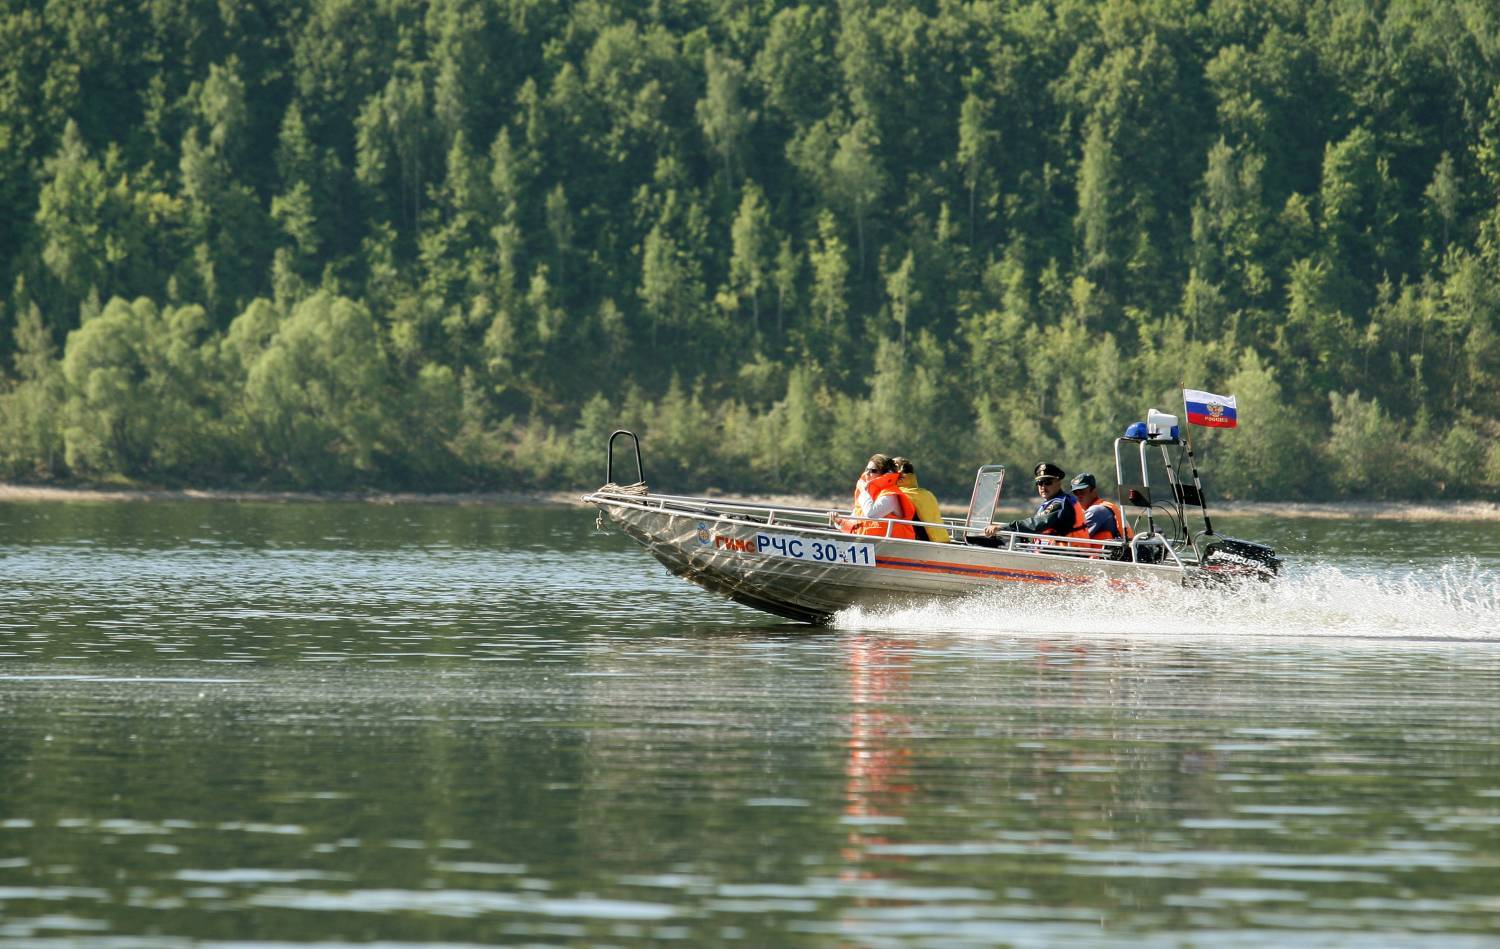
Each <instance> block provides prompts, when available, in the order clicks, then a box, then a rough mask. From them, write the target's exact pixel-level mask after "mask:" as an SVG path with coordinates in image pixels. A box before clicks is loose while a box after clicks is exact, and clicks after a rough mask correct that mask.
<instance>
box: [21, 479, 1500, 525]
mask: <svg viewBox="0 0 1500 949" xmlns="http://www.w3.org/2000/svg"><path fill="white" fill-rule="evenodd" d="M705 493H706V494H707V495H709V496H726V495H723V494H722V492H715V491H712V490H710V491H707V492H705ZM583 494H584V492H583V491H475V492H461V493H421V492H416V491H249V490H243V491H242V490H236V489H230V488H123V487H122V488H115V487H97V486H94V487H64V486H60V485H29V484H0V502H53V501H81V502H101V501H144V502H152V501H156V502H160V501H221V502H229V503H247V504H278V503H287V504H320V503H328V502H342V503H362V504H431V505H453V506H463V505H518V504H547V505H574V506H578V505H582V501H581V500H580V499H581V497H582V495H583ZM756 500H759V501H763V502H765V503H769V504H781V505H785V506H787V507H814V508H828V509H829V510H841V509H843V508H844V507H845V506H846V501H847V499H844V498H831V497H824V498H817V497H811V496H808V495H763V496H758V497H757V498H756ZM1006 507H1007V508H1008V509H1015V510H1019V509H1020V508H1019V507H1018V506H1016V505H1013V504H1007V505H1006ZM943 512H944V513H945V514H961V513H962V512H963V509H962V508H961V507H958V506H954V505H946V504H945V505H943ZM1209 512H1210V513H1211V514H1222V515H1224V516H1226V517H1236V516H1256V515H1283V516H1294V517H1307V518H1317V519H1324V520H1354V519H1360V518H1363V519H1366V520H1382V521H1500V504H1496V503H1494V502H1489V501H1450V502H1442V503H1435V502H1423V501H1223V502H1219V503H1215V504H1212V505H1210V507H1209Z"/></svg>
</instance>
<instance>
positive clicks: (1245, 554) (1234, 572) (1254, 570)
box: [1202, 535, 1281, 580]
mask: <svg viewBox="0 0 1500 949" xmlns="http://www.w3.org/2000/svg"><path fill="white" fill-rule="evenodd" d="M1202 566H1203V569H1204V570H1206V571H1209V572H1210V573H1212V574H1215V575H1217V576H1219V577H1222V578H1223V579H1225V580H1238V579H1247V580H1274V579H1275V578H1276V575H1277V574H1278V573H1280V572H1281V558H1280V557H1278V556H1276V550H1275V548H1273V547H1268V546H1267V545H1265V544H1257V543H1255V542H1254V541H1250V540H1240V539H1238V538H1236V537H1220V536H1217V535H1210V536H1209V538H1208V543H1207V546H1206V547H1205V548H1204V552H1203V564H1202Z"/></svg>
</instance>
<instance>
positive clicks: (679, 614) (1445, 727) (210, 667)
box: [0, 502, 1500, 949]
mask: <svg viewBox="0 0 1500 949" xmlns="http://www.w3.org/2000/svg"><path fill="white" fill-rule="evenodd" d="M1224 527H1227V528H1228V532H1230V533H1235V534H1238V535H1241V536H1246V537H1253V538H1258V539H1264V540H1268V541H1270V542H1273V543H1275V544H1277V545H1278V547H1280V548H1281V549H1283V551H1284V552H1285V553H1286V554H1287V555H1288V556H1289V558H1290V565H1289V570H1288V573H1289V575H1288V578H1287V579H1286V581H1285V582H1284V583H1282V584H1280V585H1279V586H1277V587H1275V588H1269V589H1257V590H1255V591H1252V592H1248V593H1245V594H1240V595H1224V594H1222V593H1221V594H1212V593H1208V592H1198V593H1189V594H1183V593H1181V592H1180V591H1177V592H1167V591H1146V592H1139V593H1127V594H1120V593H1114V594H1111V595H1109V596H1108V597H1105V596H1090V595H1088V594H1080V595H1075V596H1072V597H1066V598H1058V596H1057V594H1056V593H1055V592H1052V593H1048V594H1047V595H1045V596H1043V597H1032V598H1028V597H1022V596H1020V595H1019V594H1018V595H1014V596H1007V597H996V598H991V599H987V600H982V601H977V602H972V603H966V604H963V605H962V606H947V607H941V608H936V607H928V608H913V609H906V610H899V611H889V612H886V613H869V614H855V615H846V616H843V617H841V618H840V619H839V621H838V622H837V623H836V624H835V626H834V627H833V628H821V629H819V628H811V627H805V626H799V625H796V624H790V623H785V622H782V621H779V620H776V619H774V618H772V617H767V616H762V615H760V614H757V613H754V612H751V611H749V610H746V609H743V608H741V607H738V606H735V605H733V604H729V603H727V602H723V601H720V600H718V599H717V598H715V597H712V596H710V595H709V594H707V593H703V592H701V591H698V590H697V589H695V588H693V587H690V586H688V585H687V584H685V583H683V582H681V581H679V580H676V579H674V578H671V577H669V576H668V575H667V574H666V573H665V571H664V570H663V569H662V568H660V567H659V566H657V565H656V564H655V562H654V561H651V560H650V559H649V558H647V557H646V555H645V554H644V553H643V552H641V551H640V550H639V549H638V548H636V547H635V546H634V545H633V544H632V543H631V542H630V541H629V540H628V539H626V538H625V537H623V536H622V535H621V534H619V533H617V532H616V533H611V534H607V535H599V534H595V533H594V530H593V515H592V512H591V511H588V510H585V509H582V508H577V509H567V508H542V507H535V508H529V507H426V506H377V505H359V504H348V505H344V504H316V505H295V504H294V505H275V504H220V503H209V502H194V503H129V502H124V503H53V504H19V503H16V504H7V505H0V557H3V565H4V585H3V586H0V630H3V631H0V722H3V731H0V943H3V944H5V945H7V946H11V945H15V946H55V945H68V946H86V947H95V946H110V947H136V946H140V947H147V946H149V947H175V946H187V945H194V946H198V945H221V944H223V945H229V944H234V945H247V944H274V945H291V944H317V945H319V946H330V945H343V944H350V945H354V944H358V945H365V944H379V945H384V946H393V945H396V946H399V945H412V946H415V945H424V946H426V945H464V946H467V945H487V944H496V943H504V944H526V945H557V946H562V945H647V944H649V945H661V944H668V943H676V944H680V945H683V946H702V945H734V944H743V945H756V946H769V945H775V946H784V945H791V946H799V945H819V946H876V947H879V946H955V945H983V946H992V945H1015V946H1055V945H1059V944H1064V945H1082V946H1093V945H1116V944H1127V945H1148V946H1158V945H1159V946H1180V945H1201V946H1214V947H1218V946H1276V947H1282V946H1385V945H1393V944H1394V945H1413V946H1433V947H1439V946H1440V947H1445V949H1446V947H1452V946H1468V945H1476V946H1477V945H1496V944H1497V942H1500V528H1497V526H1496V525H1494V524H1412V523H1378V522H1377V523H1368V524H1366V523H1355V522H1338V521H1294V520H1286V519H1282V520H1277V519H1258V520H1253V521H1250V520H1243V521H1229V522H1228V523H1227V524H1225V525H1221V529H1223V528H1224Z"/></svg>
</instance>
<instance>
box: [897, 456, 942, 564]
mask: <svg viewBox="0 0 1500 949" xmlns="http://www.w3.org/2000/svg"><path fill="white" fill-rule="evenodd" d="M891 464H893V465H895V467H896V470H897V471H898V472H900V473H901V481H900V487H901V493H902V494H904V495H906V496H907V497H908V498H910V499H911V503H912V506H913V507H915V508H916V509H917V517H916V519H917V520H919V521H921V522H922V524H921V525H920V526H918V527H917V540H930V541H934V542H936V543H939V544H946V543H948V530H947V528H945V527H943V514H942V512H941V511H939V510H938V502H937V498H936V497H934V496H933V494H932V492H931V491H929V490H927V489H926V488H920V487H918V486H917V469H916V466H914V465H913V464H912V463H911V459H910V458H900V457H897V458H892V459H891ZM924 534H925V535H926V536H925V537H924V536H923V535H924Z"/></svg>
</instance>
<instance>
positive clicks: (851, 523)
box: [839, 471, 917, 540]
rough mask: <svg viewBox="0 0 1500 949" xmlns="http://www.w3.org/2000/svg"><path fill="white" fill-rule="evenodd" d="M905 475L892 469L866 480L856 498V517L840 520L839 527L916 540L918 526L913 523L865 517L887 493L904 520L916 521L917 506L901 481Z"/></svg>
mask: <svg viewBox="0 0 1500 949" xmlns="http://www.w3.org/2000/svg"><path fill="white" fill-rule="evenodd" d="M900 481H901V475H900V474H899V473H897V472H894V471H892V472H891V473H890V474H883V475H877V476H876V477H873V478H871V479H870V480H869V481H866V482H865V484H864V487H863V488H861V489H860V492H859V494H858V496H857V497H856V498H855V499H854V517H853V518H846V519H844V520H841V521H839V529H840V530H842V531H846V532H848V533H850V534H869V535H872V536H876V537H900V538H902V539H903V540H915V539H916V537H917V531H916V528H914V527H913V526H912V525H910V524H893V523H891V522H890V521H885V520H879V521H872V520H866V519H864V517H863V516H864V515H866V514H868V513H869V512H870V510H871V509H872V508H873V507H874V506H875V502H876V501H878V500H880V498H881V497H882V496H884V495H887V494H889V495H892V496H893V497H894V498H895V500H896V503H897V505H898V506H899V507H900V512H899V514H898V515H897V516H898V517H899V519H900V520H903V521H914V520H916V519H917V509H916V506H915V505H913V504H912V503H911V498H908V497H907V496H906V495H905V494H904V493H902V491H901V488H900V485H899V482H900Z"/></svg>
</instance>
